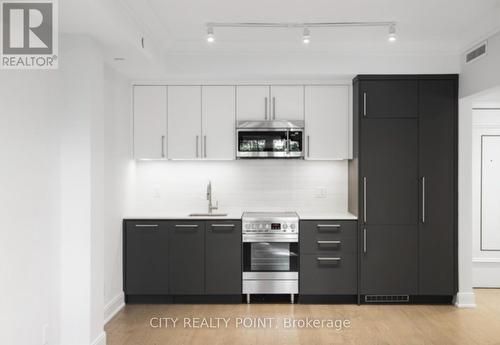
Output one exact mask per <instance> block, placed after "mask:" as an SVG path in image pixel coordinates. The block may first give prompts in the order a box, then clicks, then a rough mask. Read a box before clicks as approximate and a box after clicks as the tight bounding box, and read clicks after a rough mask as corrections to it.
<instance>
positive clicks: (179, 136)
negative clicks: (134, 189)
mask: <svg viewBox="0 0 500 345" xmlns="http://www.w3.org/2000/svg"><path fill="white" fill-rule="evenodd" d="M350 93H351V91H350V86H349V85H306V86H303V85H271V86H269V85H243V86H233V85H213V86H212V85H207V86H205V85H203V86H201V85H196V86H192V85H180V86H142V85H136V86H134V87H133V97H134V99H133V126H134V128H133V130H134V157H135V159H167V158H168V159H185V160H196V159H204V160H232V159H235V156H236V153H235V147H236V134H235V128H236V120H238V121H252V120H254V121H266V120H267V121H271V120H304V121H305V145H304V146H305V159H309V160H340V159H351V158H352V115H351V111H350V109H351V101H350V98H351V96H350Z"/></svg>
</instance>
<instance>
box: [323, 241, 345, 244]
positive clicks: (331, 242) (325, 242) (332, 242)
mask: <svg viewBox="0 0 500 345" xmlns="http://www.w3.org/2000/svg"><path fill="white" fill-rule="evenodd" d="M318 244H340V241H318Z"/></svg>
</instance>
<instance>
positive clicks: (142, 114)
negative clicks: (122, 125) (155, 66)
mask: <svg viewBox="0 0 500 345" xmlns="http://www.w3.org/2000/svg"><path fill="white" fill-rule="evenodd" d="M133 97H134V101H133V131H134V158H135V159H165V158H166V157H167V87H166V86H142V85H136V86H134V87H133Z"/></svg>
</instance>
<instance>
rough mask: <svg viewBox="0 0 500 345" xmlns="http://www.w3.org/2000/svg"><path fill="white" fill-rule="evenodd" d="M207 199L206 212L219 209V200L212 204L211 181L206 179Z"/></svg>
mask: <svg viewBox="0 0 500 345" xmlns="http://www.w3.org/2000/svg"><path fill="white" fill-rule="evenodd" d="M207 200H208V213H210V214H211V213H212V211H213V210H217V209H219V201H216V203H215V206H213V205H212V181H208V186H207Z"/></svg>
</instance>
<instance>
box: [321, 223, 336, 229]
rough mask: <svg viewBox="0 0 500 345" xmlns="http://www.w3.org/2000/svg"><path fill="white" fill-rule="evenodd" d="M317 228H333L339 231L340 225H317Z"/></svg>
mask: <svg viewBox="0 0 500 345" xmlns="http://www.w3.org/2000/svg"><path fill="white" fill-rule="evenodd" d="M316 226H317V227H318V228H334V229H339V228H340V224H318V225H316Z"/></svg>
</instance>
